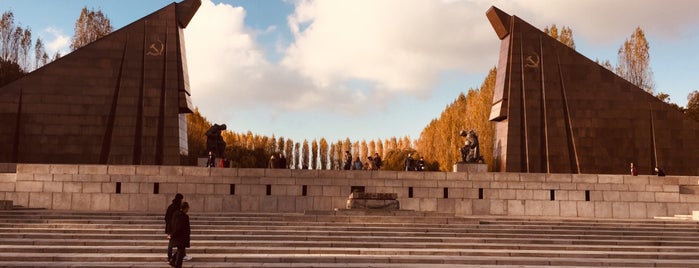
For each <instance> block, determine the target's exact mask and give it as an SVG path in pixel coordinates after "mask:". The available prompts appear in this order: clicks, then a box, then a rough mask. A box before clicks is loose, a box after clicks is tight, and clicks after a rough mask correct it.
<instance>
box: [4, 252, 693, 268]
mask: <svg viewBox="0 0 699 268" xmlns="http://www.w3.org/2000/svg"><path fill="white" fill-rule="evenodd" d="M191 256H192V257H193V260H192V261H189V262H187V263H186V265H185V267H208V266H198V265H197V263H221V264H224V263H225V264H228V265H230V266H229V267H238V266H237V265H236V263H258V264H259V263H262V264H266V263H297V264H306V265H308V266H315V267H324V266H323V264H348V263H372V266H365V267H376V266H375V265H379V266H380V265H381V264H425V265H429V264H432V265H447V267H449V265H518V266H522V265H528V266H550V265H553V266H567V267H570V266H588V267H599V266H614V267H699V260H697V259H637V258H636V259H632V258H614V257H604V256H600V257H596V258H594V257H593V258H590V257H586V256H582V257H558V256H556V255H555V254H544V255H543V256H537V257H529V256H470V255H463V256H440V255H409V256H407V255H343V254H191ZM27 260H30V261H27ZM11 262H31V263H35V264H36V263H46V262H53V263H55V262H73V263H87V264H94V263H97V262H112V263H129V264H133V263H143V262H150V263H158V262H159V263H161V265H166V264H165V262H164V257H163V254H162V253H147V254H136V253H129V254H114V253H100V254H84V253H66V254H45V253H0V263H11ZM309 264H311V265H309ZM72 266H76V265H72ZM8 267H9V266H8Z"/></svg>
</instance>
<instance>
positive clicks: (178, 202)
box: [165, 193, 184, 262]
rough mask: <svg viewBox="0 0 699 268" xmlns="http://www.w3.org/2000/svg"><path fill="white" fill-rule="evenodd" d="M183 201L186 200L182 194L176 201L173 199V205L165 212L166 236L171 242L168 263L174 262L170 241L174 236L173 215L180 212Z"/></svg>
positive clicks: (168, 248)
mask: <svg viewBox="0 0 699 268" xmlns="http://www.w3.org/2000/svg"><path fill="white" fill-rule="evenodd" d="M182 199H184V196H183V195H182V194H180V193H178V194H176V195H175V199H172V204H170V206H168V207H167V211H165V234H167V239H168V240H170V241H169V242H168V244H167V261H168V262H170V261H171V260H172V247H173V245H172V239H170V238H171V237H170V235H172V215H173V214H175V211H178V210H180V206H182Z"/></svg>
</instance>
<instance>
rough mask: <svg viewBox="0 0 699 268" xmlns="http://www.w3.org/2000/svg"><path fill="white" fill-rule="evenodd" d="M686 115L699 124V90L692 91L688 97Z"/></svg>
mask: <svg viewBox="0 0 699 268" xmlns="http://www.w3.org/2000/svg"><path fill="white" fill-rule="evenodd" d="M685 113H686V114H687V116H689V118H692V119H694V120H695V121H697V122H699V90H695V91H692V92H691V93H689V95H687V110H685Z"/></svg>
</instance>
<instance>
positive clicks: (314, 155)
mask: <svg viewBox="0 0 699 268" xmlns="http://www.w3.org/2000/svg"><path fill="white" fill-rule="evenodd" d="M311 169H319V168H318V141H317V140H316V139H313V142H311Z"/></svg>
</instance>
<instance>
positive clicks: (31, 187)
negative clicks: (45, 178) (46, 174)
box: [15, 181, 44, 192]
mask: <svg viewBox="0 0 699 268" xmlns="http://www.w3.org/2000/svg"><path fill="white" fill-rule="evenodd" d="M15 189H16V191H17V192H42V191H43V190H44V182H42V181H18V182H17V183H16V185H15Z"/></svg>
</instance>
